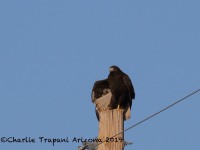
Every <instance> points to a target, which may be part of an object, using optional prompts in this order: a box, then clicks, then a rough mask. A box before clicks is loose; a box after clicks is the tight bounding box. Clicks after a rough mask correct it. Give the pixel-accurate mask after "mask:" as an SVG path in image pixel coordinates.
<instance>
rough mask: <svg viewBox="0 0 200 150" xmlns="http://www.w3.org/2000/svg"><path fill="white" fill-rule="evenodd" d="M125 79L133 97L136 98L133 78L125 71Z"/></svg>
mask: <svg viewBox="0 0 200 150" xmlns="http://www.w3.org/2000/svg"><path fill="white" fill-rule="evenodd" d="M123 80H124V83H125V84H126V86H127V88H128V91H129V94H130V96H131V98H132V99H135V91H134V88H133V85H132V82H131V79H130V78H129V76H128V75H127V74H125V73H124V74H123Z"/></svg>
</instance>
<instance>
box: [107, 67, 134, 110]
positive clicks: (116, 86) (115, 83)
mask: <svg viewBox="0 0 200 150" xmlns="http://www.w3.org/2000/svg"><path fill="white" fill-rule="evenodd" d="M107 80H108V86H109V88H110V90H111V93H112V98H111V102H110V105H109V108H110V109H116V108H120V109H124V108H126V106H127V105H129V106H130V108H131V106H132V99H135V91H134V88H133V85H132V82H131V79H130V78H129V76H128V75H127V74H125V73H124V72H123V71H121V69H120V68H119V67H118V66H111V67H110V74H109V75H108V79H107Z"/></svg>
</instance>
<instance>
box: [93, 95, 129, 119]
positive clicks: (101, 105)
mask: <svg viewBox="0 0 200 150" xmlns="http://www.w3.org/2000/svg"><path fill="white" fill-rule="evenodd" d="M111 97H112V94H111V92H109V93H107V94H106V95H104V96H102V97H100V98H98V99H96V100H95V101H94V103H95V105H96V110H97V111H98V113H100V112H102V111H106V110H109V107H108V106H109V104H110V101H111ZM130 117H131V110H130V106H129V105H128V106H127V107H126V108H125V109H124V121H125V120H127V119H130Z"/></svg>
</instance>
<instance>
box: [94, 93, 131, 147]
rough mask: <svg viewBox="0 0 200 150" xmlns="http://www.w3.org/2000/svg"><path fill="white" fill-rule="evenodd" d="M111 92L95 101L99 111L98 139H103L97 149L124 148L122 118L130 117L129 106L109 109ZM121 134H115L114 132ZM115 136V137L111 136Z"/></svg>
mask: <svg viewBox="0 0 200 150" xmlns="http://www.w3.org/2000/svg"><path fill="white" fill-rule="evenodd" d="M111 96H112V95H111V93H108V94H106V95H104V96H103V97H101V98H99V99H97V100H96V101H95V104H96V109H97V111H98V113H99V135H98V139H101V140H102V141H105V142H104V143H102V144H100V145H98V150H124V133H123V132H122V131H124V120H126V119H129V118H130V108H129V107H127V108H126V109H125V110H124V109H113V110H109V109H108V105H109V103H110V100H111ZM120 132H122V133H121V134H119V135H117V136H115V135H116V134H118V133H120ZM113 136H115V137H113Z"/></svg>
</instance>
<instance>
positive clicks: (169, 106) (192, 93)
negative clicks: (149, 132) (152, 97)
mask: <svg viewBox="0 0 200 150" xmlns="http://www.w3.org/2000/svg"><path fill="white" fill-rule="evenodd" d="M199 91H200V89H198V90H196V91H193V92H191V93H190V94H188V95H186V96H184V97H183V98H181V99H179V100H177V101H176V102H174V103H172V104H171V105H168V106H167V107H165V108H163V109H161V110H160V111H158V112H156V113H154V114H152V115H150V116H148V117H146V118H145V119H143V120H141V121H139V122H138V123H136V124H134V125H132V126H130V127H129V128H127V129H125V130H124V131H122V132H119V133H117V134H115V135H114V136H112V137H110V138H114V137H116V136H118V135H120V134H122V133H124V132H126V131H128V130H130V129H132V128H134V127H136V126H138V125H140V124H142V123H143V122H145V121H147V120H149V119H151V118H153V117H155V116H156V115H158V114H160V113H162V112H163V111H165V110H167V109H169V108H171V107H172V106H174V105H176V104H178V103H180V102H182V101H183V100H185V99H187V98H189V97H190V96H192V95H194V94H196V93H197V92H199ZM104 142H106V140H104V141H102V142H100V143H98V144H97V145H95V146H94V147H92V148H95V147H97V146H99V145H100V144H103V143H104Z"/></svg>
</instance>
